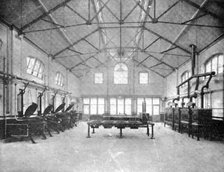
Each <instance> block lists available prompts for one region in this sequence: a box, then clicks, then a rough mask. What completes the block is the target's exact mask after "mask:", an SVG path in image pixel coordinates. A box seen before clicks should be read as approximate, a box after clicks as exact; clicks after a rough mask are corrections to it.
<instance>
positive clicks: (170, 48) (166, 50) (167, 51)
mask: <svg viewBox="0 0 224 172" xmlns="http://www.w3.org/2000/svg"><path fill="white" fill-rule="evenodd" d="M176 48H177V47H173V48H169V49H167V50H164V51H162V52H161V53H162V54H163V53H166V52H168V51H171V50H174V49H176Z"/></svg>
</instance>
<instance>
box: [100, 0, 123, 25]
mask: <svg viewBox="0 0 224 172" xmlns="http://www.w3.org/2000/svg"><path fill="white" fill-rule="evenodd" d="M100 2H101V3H102V4H103V5H104V6H105V8H106V9H107V10H108V11H109V12H110V13H111V14H112V16H114V17H115V18H116V19H117V20H118V21H119V22H120V19H119V18H118V17H117V16H116V15H115V14H114V12H113V11H112V10H111V9H110V8H109V7H108V6H107V4H105V3H104V2H103V1H102V0H100Z"/></svg>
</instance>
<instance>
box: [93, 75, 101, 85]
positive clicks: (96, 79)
mask: <svg viewBox="0 0 224 172" xmlns="http://www.w3.org/2000/svg"><path fill="white" fill-rule="evenodd" d="M94 83H95V84H102V83H103V73H95V74H94Z"/></svg>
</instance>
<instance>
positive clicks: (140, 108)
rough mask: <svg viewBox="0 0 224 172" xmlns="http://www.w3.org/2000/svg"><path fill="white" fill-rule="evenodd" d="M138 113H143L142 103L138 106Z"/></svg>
mask: <svg viewBox="0 0 224 172" xmlns="http://www.w3.org/2000/svg"><path fill="white" fill-rule="evenodd" d="M137 113H138V114H139V113H142V105H138V106H137Z"/></svg>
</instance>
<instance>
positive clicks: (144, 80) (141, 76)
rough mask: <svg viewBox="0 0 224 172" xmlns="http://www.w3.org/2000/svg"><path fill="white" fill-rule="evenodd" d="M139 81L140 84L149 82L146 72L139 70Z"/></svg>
mask: <svg viewBox="0 0 224 172" xmlns="http://www.w3.org/2000/svg"><path fill="white" fill-rule="evenodd" d="M139 83H140V84H148V83H149V73H148V72H140V73H139Z"/></svg>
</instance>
